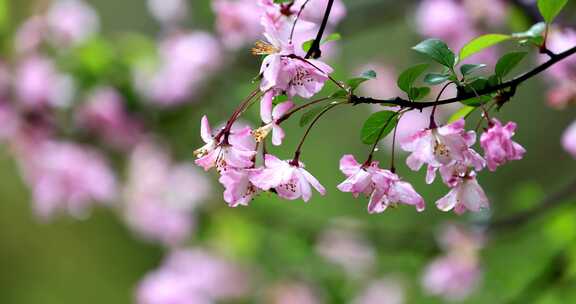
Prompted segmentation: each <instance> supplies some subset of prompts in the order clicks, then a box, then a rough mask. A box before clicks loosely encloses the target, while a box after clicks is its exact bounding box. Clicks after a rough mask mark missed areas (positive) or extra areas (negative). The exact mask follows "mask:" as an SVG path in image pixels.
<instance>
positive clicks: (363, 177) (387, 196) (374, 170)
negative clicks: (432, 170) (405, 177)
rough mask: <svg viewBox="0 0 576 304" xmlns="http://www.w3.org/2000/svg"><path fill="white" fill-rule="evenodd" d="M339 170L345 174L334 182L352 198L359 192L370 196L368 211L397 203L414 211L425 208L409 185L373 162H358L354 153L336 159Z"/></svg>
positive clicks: (377, 210) (379, 209)
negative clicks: (365, 163) (350, 194)
mask: <svg viewBox="0 0 576 304" xmlns="http://www.w3.org/2000/svg"><path fill="white" fill-rule="evenodd" d="M340 170H341V171H342V172H343V173H344V174H345V175H346V176H347V177H348V178H347V179H346V180H345V181H344V182H342V183H341V184H340V185H338V189H339V190H340V191H342V192H351V193H352V195H353V196H354V197H358V196H359V195H360V194H361V193H363V194H365V195H370V202H369V204H368V212H369V213H381V212H384V210H386V209H387V208H388V206H391V205H392V206H393V205H395V204H397V203H403V204H407V205H413V206H416V210H417V211H419V212H420V211H423V210H424V208H425V204H424V200H423V199H422V197H421V196H420V195H419V194H418V193H417V192H416V191H415V190H414V188H413V187H412V185H410V184H409V183H407V182H404V181H401V180H400V177H398V175H396V174H394V173H392V172H390V171H389V170H383V169H380V168H378V163H377V162H372V163H371V164H370V165H369V166H363V165H360V164H359V163H358V162H357V161H356V159H354V156H352V155H345V156H343V157H342V159H341V160H340Z"/></svg>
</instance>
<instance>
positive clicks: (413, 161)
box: [401, 119, 485, 183]
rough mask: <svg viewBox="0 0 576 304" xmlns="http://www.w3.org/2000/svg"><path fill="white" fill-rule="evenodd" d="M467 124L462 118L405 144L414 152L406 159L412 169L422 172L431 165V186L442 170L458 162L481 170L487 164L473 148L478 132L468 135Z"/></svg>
mask: <svg viewBox="0 0 576 304" xmlns="http://www.w3.org/2000/svg"><path fill="white" fill-rule="evenodd" d="M464 125H465V121H464V119H460V120H457V121H455V122H453V123H450V124H448V125H445V126H442V127H439V128H432V129H424V130H421V131H418V132H416V133H415V134H414V135H412V136H411V137H409V138H408V139H406V140H404V141H403V142H401V145H402V149H404V150H405V151H407V152H411V154H410V156H408V158H407V159H406V164H407V165H408V167H410V169H412V170H414V171H418V170H419V169H420V168H421V167H422V165H423V164H427V165H428V170H427V174H426V182H427V183H432V182H433V181H434V179H435V177H436V171H437V170H438V169H439V168H442V167H446V166H450V165H454V164H455V163H457V162H460V163H463V164H465V165H466V166H472V167H474V168H475V169H476V170H481V169H482V168H483V167H484V165H485V161H484V159H483V158H482V157H481V156H480V155H479V154H478V153H477V152H476V151H474V150H473V149H471V148H470V147H471V146H472V145H473V144H474V143H475V142H476V133H475V132H474V131H468V132H466V130H465V129H464Z"/></svg>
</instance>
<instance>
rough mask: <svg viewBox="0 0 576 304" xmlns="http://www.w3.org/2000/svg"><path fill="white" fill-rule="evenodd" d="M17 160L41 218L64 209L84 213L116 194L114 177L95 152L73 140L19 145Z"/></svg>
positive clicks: (69, 211)
mask: <svg viewBox="0 0 576 304" xmlns="http://www.w3.org/2000/svg"><path fill="white" fill-rule="evenodd" d="M18 155H19V157H20V158H19V161H20V167H21V170H22V174H23V176H24V178H25V181H26V183H27V184H28V185H29V186H30V187H31V188H32V193H33V194H32V196H33V200H34V202H35V206H34V209H35V211H36V213H37V214H38V215H39V216H40V217H41V218H49V217H51V216H52V215H54V214H55V213H56V212H57V211H59V210H63V211H66V212H68V213H69V214H70V215H72V216H74V217H79V218H80V217H85V216H86V214H87V212H88V210H89V208H90V207H91V206H92V205H94V204H109V203H111V202H112V201H113V200H114V199H115V198H116V190H117V187H116V178H115V176H114V174H113V172H112V170H111V168H110V167H109V166H108V163H107V162H106V160H105V159H104V158H103V156H102V155H100V154H99V153H98V152H96V151H94V150H91V149H90V148H87V147H83V146H80V145H77V144H73V143H67V142H55V141H45V142H40V143H38V142H36V143H32V144H29V145H25V146H20V149H19V152H18Z"/></svg>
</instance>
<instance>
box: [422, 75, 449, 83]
mask: <svg viewBox="0 0 576 304" xmlns="http://www.w3.org/2000/svg"><path fill="white" fill-rule="evenodd" d="M448 79H450V75H448V74H438V73H430V74H426V76H424V82H425V83H426V84H429V85H439V84H441V83H444V82H446V81H447V80H448Z"/></svg>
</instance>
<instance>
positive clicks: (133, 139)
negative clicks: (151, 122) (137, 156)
mask: <svg viewBox="0 0 576 304" xmlns="http://www.w3.org/2000/svg"><path fill="white" fill-rule="evenodd" d="M76 115H77V118H76V119H77V121H78V123H79V125H80V126H81V127H83V128H86V129H88V130H91V131H93V132H95V133H96V134H98V135H99V136H100V137H101V138H102V139H103V140H104V141H106V142H107V143H109V144H111V145H112V146H114V147H118V148H123V149H128V148H131V147H133V146H134V145H135V144H136V143H137V142H138V141H139V140H141V138H142V137H143V134H142V132H143V130H142V125H141V123H140V122H139V121H137V120H136V119H135V118H134V117H131V116H130V115H129V113H128V112H127V111H126V110H125V108H124V100H123V98H122V96H121V95H120V94H119V93H118V92H117V91H116V90H115V89H114V88H111V87H100V88H97V89H95V90H94V91H92V92H91V93H90V95H89V96H88V98H87V100H86V101H85V102H84V104H83V105H82V107H81V108H80V109H79V111H78V112H77V114H76Z"/></svg>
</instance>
